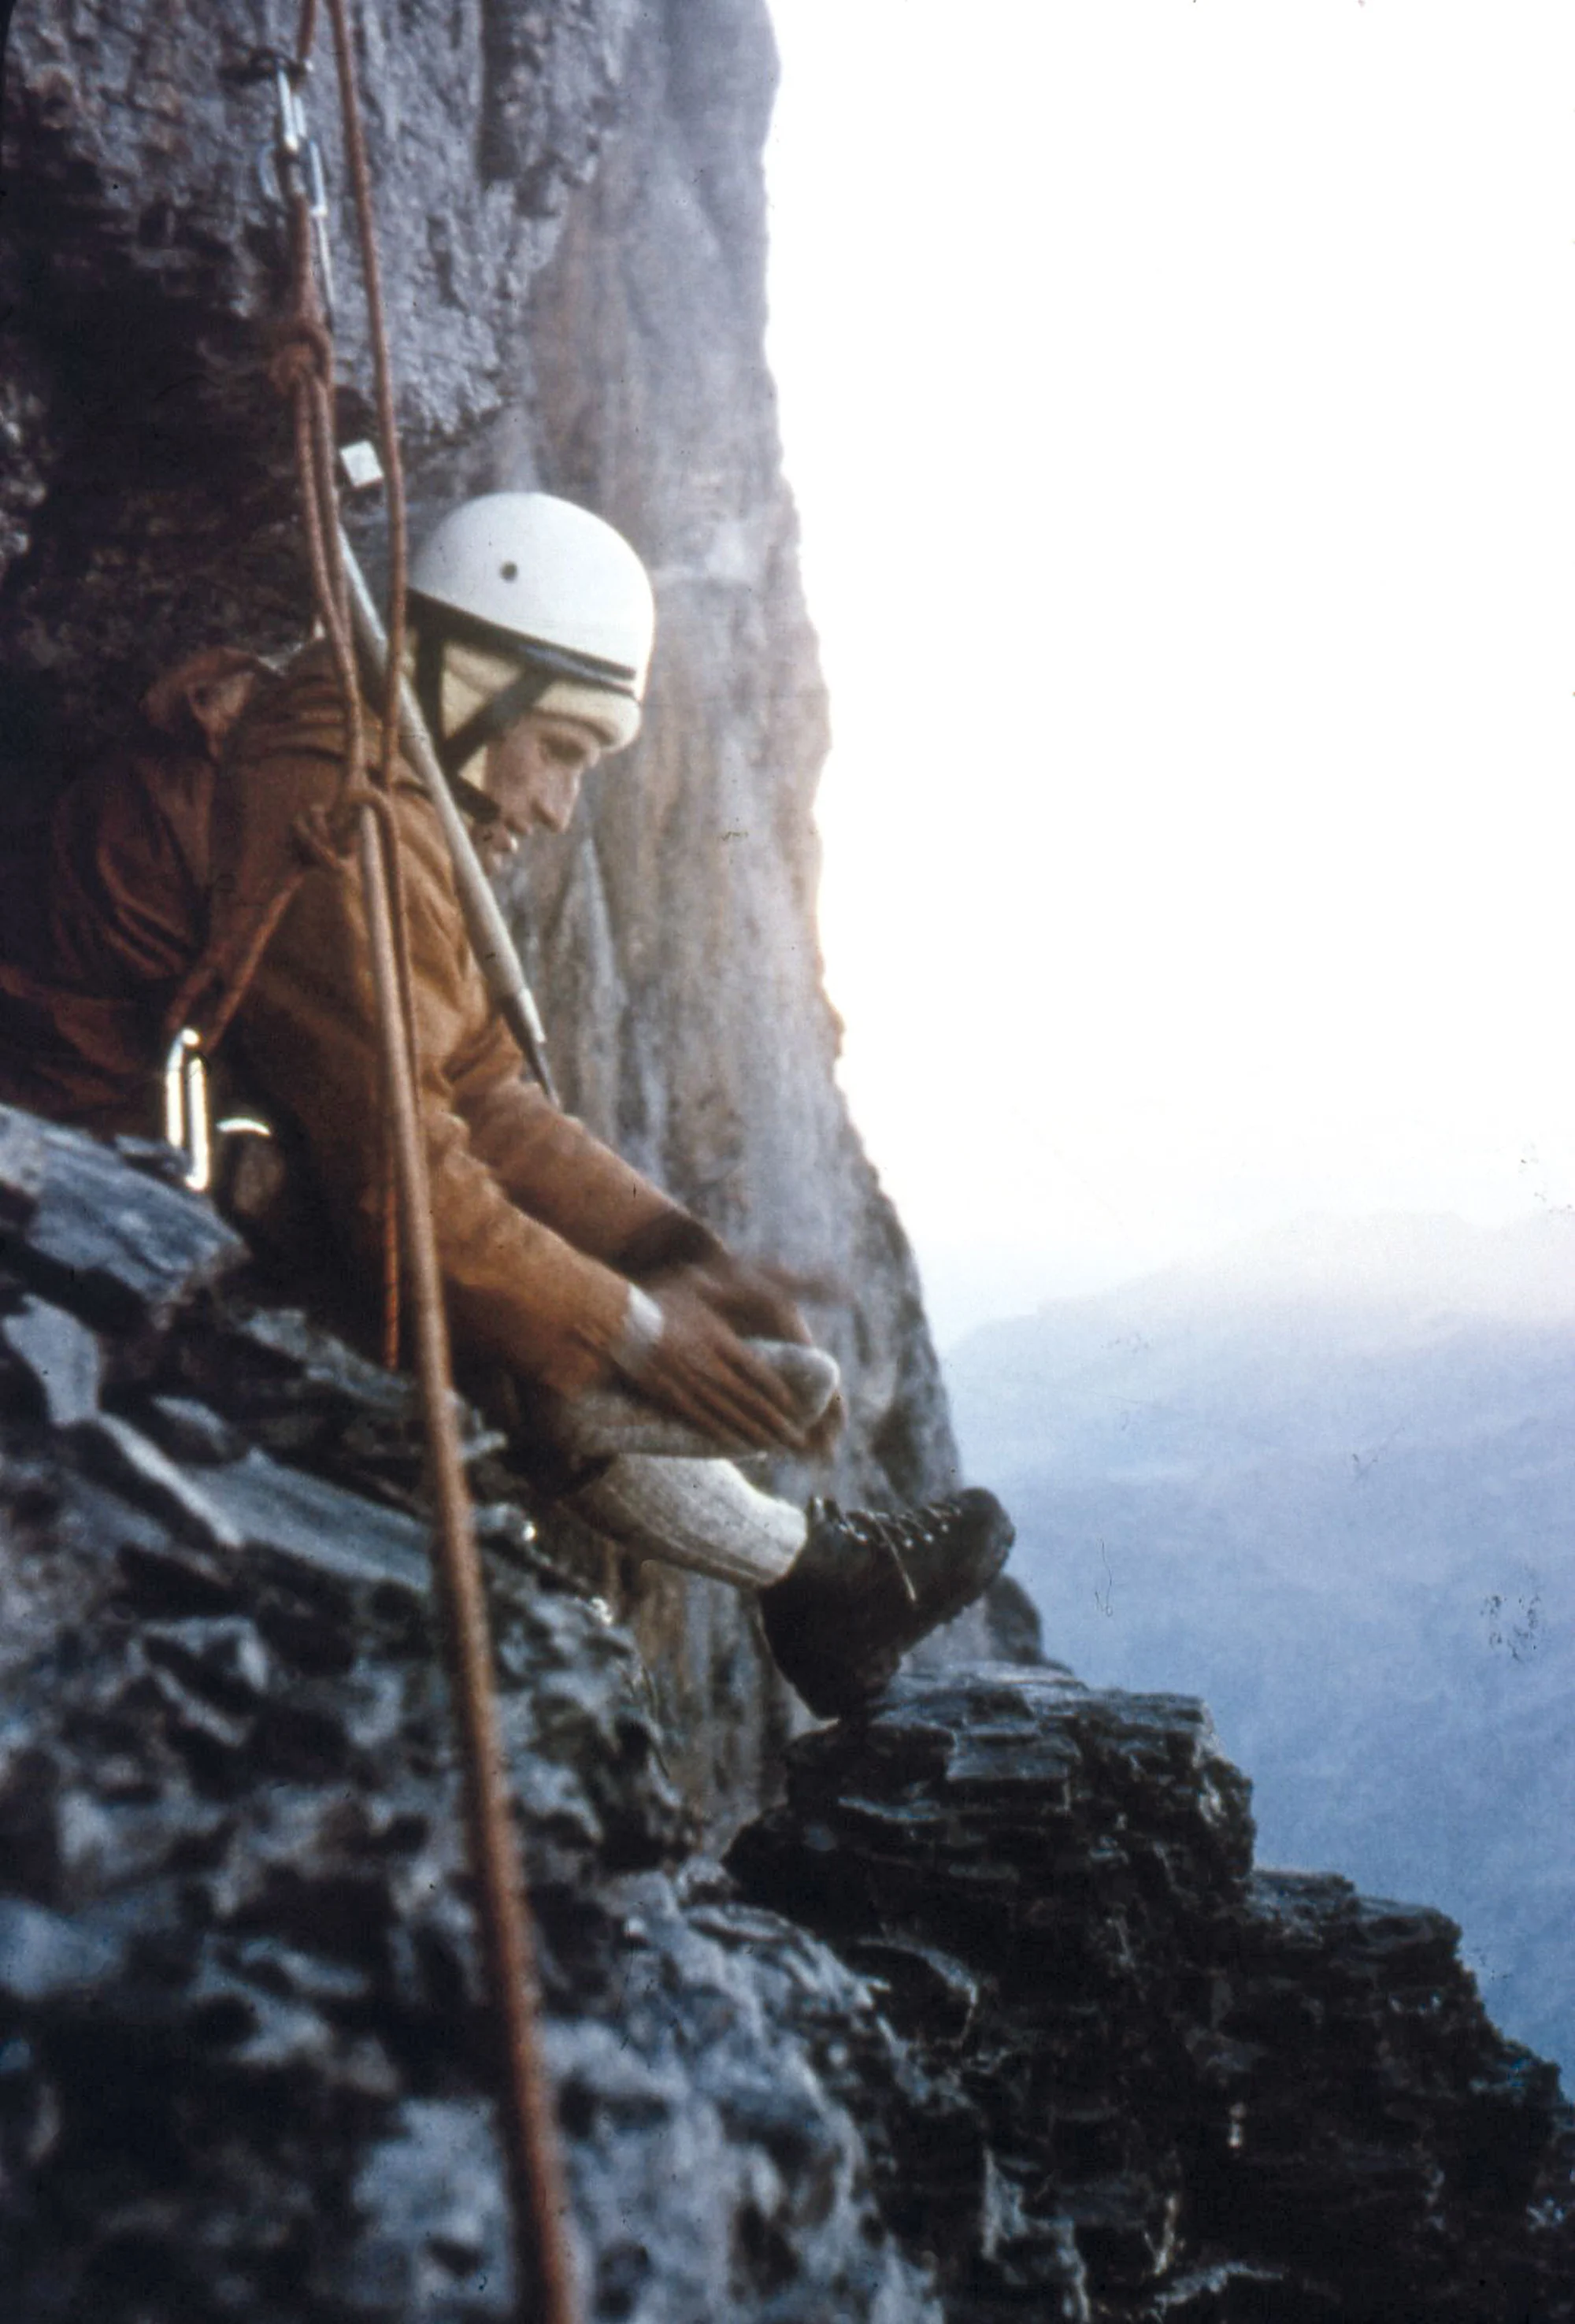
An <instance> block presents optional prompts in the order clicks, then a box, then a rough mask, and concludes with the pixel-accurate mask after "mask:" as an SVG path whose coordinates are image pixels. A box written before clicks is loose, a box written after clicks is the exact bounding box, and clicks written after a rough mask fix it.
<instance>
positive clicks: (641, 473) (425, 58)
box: [0, 0, 954, 1813]
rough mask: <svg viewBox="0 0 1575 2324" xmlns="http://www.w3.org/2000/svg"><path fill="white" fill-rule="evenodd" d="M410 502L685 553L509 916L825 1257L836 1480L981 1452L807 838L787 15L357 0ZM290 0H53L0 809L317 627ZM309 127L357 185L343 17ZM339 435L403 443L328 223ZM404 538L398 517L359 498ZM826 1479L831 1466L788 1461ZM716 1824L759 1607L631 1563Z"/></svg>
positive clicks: (12, 528) (4, 279)
mask: <svg viewBox="0 0 1575 2324" xmlns="http://www.w3.org/2000/svg"><path fill="white" fill-rule="evenodd" d="M354 17H355V32H356V42H357V49H358V54H359V59H360V66H361V74H362V87H363V97H364V106H365V113H366V123H367V134H368V140H369V143H370V147H371V152H372V156H373V170H374V174H375V180H376V187H377V200H378V210H379V221H380V227H381V238H382V254H383V264H384V269H385V274H386V286H387V295H388V303H389V308H390V312H391V318H392V322H393V329H394V335H395V348H394V360H395V365H396V370H397V374H398V378H399V383H400V388H399V400H400V414H401V426H402V432H403V438H404V443H405V447H406V455H407V459H408V462H409V466H410V497H411V505H412V518H413V523H412V529H413V530H414V532H415V533H416V535H417V536H418V537H419V533H420V531H421V530H422V529H423V527H424V526H425V525H426V524H428V523H429V522H430V521H432V519H433V518H434V517H435V516H436V514H437V512H439V511H440V510H441V508H442V507H444V506H445V505H446V504H447V503H448V502H450V501H451V500H452V499H453V498H454V497H455V496H456V494H459V493H465V492H469V491H476V490H485V489H492V488H496V487H502V486H517V485H531V484H539V485H541V486H544V487H546V488H548V489H550V490H554V491H557V492H561V493H565V494H566V495H568V496H570V497H576V498H581V499H583V500H585V501H586V502H588V503H590V504H592V505H593V506H594V507H597V508H598V509H600V510H601V511H603V512H604V513H605V514H606V515H608V516H610V517H611V518H612V519H613V521H615V522H616V523H618V524H619V525H620V526H622V528H623V529H624V530H626V531H627V532H628V534H629V535H630V537H631V539H633V540H634V542H635V543H636V545H637V546H638V547H639V549H640V551H641V552H642V554H643V555H644V556H645V558H646V559H647V561H648V563H649V565H650V567H652V570H653V572H654V575H655V577H656V583H657V591H658V599H659V647H658V657H657V669H656V677H655V682H654V687H653V694H652V700H651V705H650V714H649V721H648V731H647V734H646V736H645V737H644V738H643V739H642V741H641V742H640V744H639V745H638V746H637V748H636V750H635V751H634V752H631V753H630V754H629V756H628V757H627V758H626V759H624V760H622V761H619V762H617V763H616V765H615V766H614V767H613V768H612V769H610V770H607V771H606V772H605V773H604V774H603V776H602V777H600V778H599V779H598V781H597V783H596V786H595V796H594V798H592V799H590V800H589V801H588V802H587V805H586V807H585V808H584V809H582V815H581V820H580V823H579V826H578V828H577V829H576V832H575V833H574V834H572V835H570V837H569V838H568V839H567V840H566V841H565V842H562V843H554V842H548V843H545V844H543V846H542V847H541V848H540V849H539V851H538V855H537V859H536V861H535V862H533V863H532V864H531V865H530V867H528V870H527V871H526V872H525V874H524V875H523V877H522V881H521V883H520V893H518V894H517V895H516V896H515V898H514V899H513V902H514V906H515V908H516V909H517V911H518V913H519V916H520V925H521V929H522V933H523V940H524V942H525V946H526V950H527V953H528V955H529V958H530V962H531V964H532V965H533V968H534V970H535V972H536V973H537V975H538V977H539V985H540V990H541V994H542V998H543V1001H544V1005H545V1008H546V1011H547V1014H548V1022H549V1025H550V1028H551V1031H552V1036H553V1047H554V1054H555V1058H556V1061H557V1066H558V1070H559V1073H560V1076H561V1079H562V1081H563V1084H564V1085H565V1088H566V1093H567V1096H568V1099H569V1102H571V1103H572V1104H573V1105H574V1106H575V1107H576V1109H577V1110H578V1111H581V1112H583V1114H584V1115H585V1118H586V1119H587V1120H589V1121H590V1122H591V1123H592V1124H593V1126H594V1128H595V1129H597V1130H599V1131H601V1132H602V1133H603V1134H604V1135H606V1136H608V1137H610V1138H612V1139H613V1140H614V1141H615V1142H617V1143H619V1144H621V1145H622V1147H623V1148H625V1149H626V1150H627V1151H628V1152H629V1153H630V1154H631V1157H633V1158H634V1159H635V1160H637V1161H638V1162H640V1164H641V1165H642V1166H643V1167H647V1168H648V1169H649V1170H650V1171H651V1172H652V1173H653V1175H655V1176H657V1177H658V1178H659V1179H660V1180H661V1181H662V1182H663V1183H664V1184H666V1185H668V1186H670V1187H671V1188H672V1189H673V1190H674V1192H675V1193H677V1194H679V1195H680V1196H681V1197H683V1198H684V1199H685V1200H686V1201H688V1202H691V1203H694V1204H695V1207H696V1208H697V1209H699V1210H700V1211H701V1212H702V1213H704V1214H705V1216H706V1217H707V1218H708V1219H710V1220H711V1221H712V1222H714V1223H715V1224H716V1225H717V1226H718V1227H719V1228H720V1229H721V1230H722V1231H723V1232H725V1233H727V1234H728V1235H730V1236H732V1237H733V1238H735V1239H736V1240H738V1241H739V1242H740V1243H741V1245H742V1246H743V1247H744V1248H746V1249H748V1250H753V1251H757V1252H760V1253H761V1254H764V1255H769V1256H770V1257H773V1258H776V1259H781V1260H784V1261H785V1262H787V1263H788V1264H790V1265H794V1266H797V1267H800V1268H811V1269H815V1270H816V1271H817V1272H819V1273H820V1274H822V1275H823V1276H824V1277H826V1278H827V1280H828V1286H832V1287H831V1288H830V1296H827V1298H826V1299H825V1300H824V1301H823V1302H822V1303H821V1304H820V1305H817V1306H816V1307H815V1308H814V1310H813V1311H812V1321H813V1322H814V1323H815V1326H816V1329H817V1330H818V1331H819V1332H820V1333H822V1335H823V1336H824V1338H825V1340H826V1341H827V1342H828V1343H829V1344H830V1345H831V1346H832V1347H833V1348H834V1351H835V1352H836V1353H837V1355H838V1357H839V1358H840V1359H841V1360H842V1361H843V1364H844V1367H845V1369H846V1371H847V1374H848V1378H849V1382H850V1387H851V1390H852V1397H851V1401H852V1414H853V1421H852V1429H851V1431H850V1434H849V1439H848V1443H847V1447H846V1450H845V1452H844V1453H843V1458H842V1461H841V1464H840V1470H839V1473H838V1476H837V1478H836V1479H835V1480H834V1481H835V1484H836V1486H837V1489H840V1490H842V1491H843V1492H844V1493H845V1494H848V1495H851V1496H852V1497H855V1498H874V1499H901V1498H904V1497H908V1496H912V1495H915V1494H919V1493H923V1492H924V1491H925V1490H926V1489H935V1488H936V1487H937V1486H939V1485H940V1484H942V1483H943V1482H944V1481H946V1480H948V1478H949V1476H950V1473H951V1471H952V1469H953V1462H954V1452H953V1443H952V1438H951V1434H950V1429H949V1425H948V1422H947V1418H946V1415H945V1409H944V1398H943V1396H942V1391H941V1388H940V1385H939V1379H938V1373H937V1370H936V1367H935V1358H934V1354H933V1351H932V1349H931V1346H930V1342H929V1338H928V1334H927V1331H926V1325H925V1322H924V1317H923V1314H922V1309H921V1306H920V1302H919V1295H918V1287H917V1281H916V1274H915V1270H914V1267H913V1263H912V1259H911V1256H910V1253H909V1251H908V1248H907V1242H906V1240H905V1238H904V1236H903V1233H902V1231H901V1228H900V1226H899V1224H898V1221H897V1219H896V1217H895V1215H894V1213H893V1212H892V1210H891V1207H890V1205H889V1203H888V1202H887V1200H886V1198H885V1196H884V1195H883V1194H882V1193H881V1191H880V1186H879V1184H878V1182H877V1180H876V1178H875V1176H874V1173H873V1172H872V1170H871V1169H870V1165H869V1163H868V1161H867V1160H866V1158H865V1157H864V1155H863V1152H862V1149H861V1146H860V1144H859V1140H858V1138H857V1135H856V1133H855V1131H854V1130H853V1128H852V1124H851V1123H850V1121H849V1119H848V1116H847V1112H846V1109H845V1107H844V1105H843V1100H842V1098H841V1095H840V1093H838V1091H837V1089H836V1087H835V1084H834V1079H833V1068H834V1059H835V1056H836V1049H837V1039H838V1028H837V1023H836V1019H835V1016H834V1012H833V1010H831V1008H830V1006H829V1004H828V1002H827V1001H826V999H825V996H824V991H823V990H822V986H821V981H820V960H819V954H818V946H817V941H816V936H815V918H814V900H815V881H816V871H817V847H816V841H815V833H814V828H813V825H812V821H811V807H812V801H813V796H814V789H815V780H816V777H817V773H818V770H819V765H820V761H821V758H822V755H823V752H824V742H825V704H824V692H823V688H822V685H821V680H820V676H819V671H818V665H817V660H816V654H815V641H814V636H813V632H812V631H811V629H810V626H809V622H808V619H807V616H806V610H805V606H804V604H803V600H802V595H801V592H800V586H799V579H798V569H797V547H796V521H795V516H794V511H793V506H792V503H791V500H790V497H789V495H788V490H787V487H786V485H785V484H784V481H783V478H782V474H781V466H780V457H779V447H778V435H777V427H776V418H775V408H774V399H773V394H772V389H771V383H770V381H769V375H768V374H767V371H766V368H765V363H764V356H763V352H762V329H763V322H764V304H765V291H764V257H765V205H764V193H763V187H762V182H761V175H760V145H761V143H762V140H763V137H764V134H765V130H766V124H767V120H768V116H769V106H770V99H771V93H772V88H773V84H774V77H775V56H774V51H773V47H772V42H771V37H770V32H769V22H768V19H767V15H766V12H765V8H764V6H763V5H761V0H666V5H659V0H645V5H641V0H557V5H544V6H539V7H531V6H524V5H506V0H453V5H448V6H445V7H444V8H441V9H437V8H428V7H418V6H415V5H410V0H358V5H356V6H355V9H354ZM293 19H294V10H293V8H292V7H286V6H285V5H283V0H275V5H274V6H273V7H272V10H270V8H269V7H268V6H267V5H263V0H258V5H256V6H254V7H253V8H251V9H247V8H244V7H235V6H232V5H224V0H175V5H160V6H157V7H155V6H153V5H130V6H128V5H115V0H66V5H56V0H51V5H43V0H20V5H18V7H17V8H16V11H15V14H14V17H13V20H12V24H11V31H10V36H9V42H8V48H7V59H6V67H7V71H6V96H5V176H6V196H7V198H6V205H5V226H6V228H7V233H6V239H5V247H4V252H3V254H0V317H3V318H4V320H3V322H0V335H3V345H4V361H3V365H0V378H3V382H4V383H3V384H0V431H3V433H4V437H5V444H6V448H7V453H8V456H9V457H8V459H7V462H6V467H5V478H4V481H3V482H0V796H3V798H4V807H0V824H3V823H14V821H15V820H16V819H18V818H20V819H23V820H25V819H26V818H27V817H28V816H33V815H36V814H37V813H39V812H40V811H41V808H42V807H43V805H44V804H45V803H46V802H47V800H48V798H50V797H51V795H52V792H53V789H54V788H55V787H56V786H57V785H58V783H59V782H60V780H61V779H63V778H64V777H65V776H66V775H68V774H69V772H70V771H71V770H72V769H73V768H75V767H76V766H78V765H79V764H80V763H81V761H82V760H83V758H84V757H85V756H86V755H88V753H89V752H91V751H92V749H93V747H94V746H95V745H96V744H97V742H101V741H102V740H103V738H104V737H105V736H106V734H107V733H110V732H112V731H113V729H114V727H115V724H116V721H117V720H118V719H119V718H120V717H121V716H123V715H124V707H125V705H127V704H128V703H129V702H130V701H131V700H133V699H134V697H135V696H136V695H137V693H138V692H139V691H140V689H141V688H142V687H143V686H144V685H145V684H146V682H147V680H148V678H150V677H151V676H152V674H153V672H154V671H156V670H157V669H159V668H160V667H161V666H163V665H166V664H167V663H168V662H170V660H171V659H174V658H175V657H177V656H179V655H180V654H182V653H184V652H186V651H188V650H192V649H195V648H197V647H198V646H201V645H204V644H207V643H209V642H212V641H217V640H219V639H244V640H246V641H250V642H252V643H253V644H255V645H258V646H260V647H261V648H262V649H263V650H273V651H279V650H286V649H288V648H289V647H290V645H291V644H292V643H294V642H295V641H297V640H298V639H299V635H300V630H301V622H302V620H303V617H304V604H305V598H304V587H303V580H302V574H301V568H300V565H299V555H298V550H297V547H296V540H295V530H294V518H293V507H292V493H291V487H290V477H289V472H288V450H287V444H286V431H285V428H284V424H283V418H282V412H281V407H280V406H279V404H278V401H277V399H276V398H275V397H274V395H273V393H272V390H271V389H270V388H269V387H268V385H267V383H266V380H265V377H264V359H265V355H266V349H267V334H268V326H269V319H270V318H271V316H272V314H273V313H274V312H275V311H276V309H277V306H278V301H279V297H280V291H281V278H280V262H281V235H280V226H279V220H278V217H277V216H276V215H275V214H274V213H272V211H271V210H270V209H269V208H268V206H267V204H266V202H265V200H264V199H263V193H262V189H261V185H260V171H259V161H260V157H261V155H262V153H263V149H264V147H265V145H266V143H267V141H268V139H269V136H270V134H271V97H270V96H269V93H268V91H267V89H266V88H263V87H259V86H258V85H256V84H255V83H254V82H253V83H249V82H247V80H246V79H245V78H244V70H243V68H244V65H245V61H246V59H247V57H248V55H249V54H250V52H251V51H252V50H253V48H254V46H255V45H256V44H257V43H258V42H261V41H263V40H265V39H269V38H279V37H281V36H288V35H289V34H290V30H291V27H292V25H293ZM321 56H322V60H323V61H322V64H321V69H319V73H318V80H317V84H316V88H315V94H314V100H313V103H314V117H315V125H316V127H317V129H318V133H319V134H320V136H321V139H322V143H323V146H324V150H325V153H326V157H327V167H328V171H329V176H330V181H331V183H332V184H333V186H334V187H335V188H336V189H337V188H338V187H339V185H340V184H341V183H342V178H343V172H342V171H341V168H340V165H339V138H338V132H337V126H336V117H335V103H334V93H333V85H332V76H331V71H330V70H329V69H328V66H327V49H326V46H325V47H324V49H323V50H322V51H321ZM334 235H335V247H336V253H337V257H338V281H339V287H340V314H339V344H340V350H341V373H342V377H343V380H344V386H343V388H342V391H341V394H340V405H341V422H342V431H343V433H344V434H345V436H346V437H348V436H353V435H355V434H358V433H364V432H367V403H366V389H367V383H368V378H369V369H368V364H367V361H366V355H365V347H364V316H363V311H362V306H361V300H360V294H359V288H358V283H357V281H356V270H355V263H354V249H355V243H354V234H353V229H352V225H351V221H350V219H349V217H348V216H347V214H345V211H344V209H343V206H342V205H341V204H337V203H336V217H335V226H334ZM356 521H357V524H358V527H359V529H360V530H361V533H362V535H363V539H364V547H365V549H366V550H367V553H368V556H369V558H370V560H371V561H372V562H373V563H374V564H375V563H376V562H377V561H378V559H379V558H380V556H381V543H380V540H379V521H378V518H377V515H376V513H375V512H367V513H364V514H363V515H362V516H360V517H359V518H358V519H357V520H356ZM786 1481H788V1482H789V1483H790V1484H792V1485H794V1486H795V1487H797V1488H800V1489H802V1488H806V1487H807V1486H808V1485H810V1484H811V1483H817V1484H820V1485H822V1486H824V1483H825V1481H826V1480H824V1478H820V1479H814V1480H812V1479H809V1478H806V1477H798V1478H793V1479H789V1480H786ZM621 1587H622V1589H623V1590H624V1591H626V1592H629V1593H631V1596H632V1600H633V1602H634V1605H635V1610H636V1613H637V1616H638V1624H639V1628H640V1635H641V1636H642V1638H643V1640H644V1643H645V1644H646V1645H647V1646H648V1647H649V1649H651V1651H652V1654H653V1659H655V1661H656V1662H657V1663H658V1665H659V1670H660V1674H661V1675H660V1683H661V1684H662V1685H663V1687H664V1688H665V1689H667V1690H668V1704H667V1707H668V1710H669V1711H670V1712H672V1713H673V1714H674V1716H675V1719H676V1721H677V1726H678V1729H679V1731H682V1732H686V1733H689V1734H692V1735H695V1737H696V1738H700V1737H705V1736H709V1737H710V1738H713V1740H714V1745H715V1748H712V1743H711V1742H709V1741H708V1742H705V1743H701V1742H699V1741H698V1740H697V1741H696V1745H695V1757H694V1761H693V1764H692V1765H690V1766H688V1767H687V1768H686V1778H687V1779H688V1780H690V1781H691V1782H692V1783H693V1784H695V1785H696V1786H697V1787H698V1789H699V1791H700V1793H701V1794H706V1795H712V1794H714V1805H715V1807H716V1810H717V1812H718V1813H723V1812H727V1810H728V1809H729V1808H730V1806H736V1805H737V1804H740V1803H743V1802H744V1801H746V1800H748V1799H749V1798H750V1797H751V1796H752V1794H753V1793H754V1790H755V1788H756V1785H757V1784H758V1780H759V1774H760V1766H761V1764H762V1759H761V1755H762V1752H763V1751H764V1750H766V1749H767V1748H769V1744H770V1742H771V1739H772V1737H773V1736H774V1734H775V1733H776V1731H777V1729H778V1728H779V1727H780V1725H781V1724H782V1720H783V1718H784V1716H785V1712H784V1709H783V1706H782V1704H781V1702H780V1700H779V1699H773V1697H772V1695H771V1691H770V1689H769V1685H767V1684H765V1683H763V1676H762V1666H761V1664H760V1657H759V1654H758V1649H757V1646H756V1644H755V1641H754V1637H753V1633H752V1631H751V1628H750V1627H749V1625H748V1623H747V1622H746V1621H745V1620H744V1619H743V1618H742V1617H741V1612H740V1609H739V1608H738V1607H737V1605H736V1604H735V1602H734V1601H733V1600H732V1598H731V1597H730V1596H729V1595H728V1594H727V1593H723V1592H718V1591H714V1590H713V1589H712V1588H710V1587H709V1586H708V1585H705V1584H703V1583H695V1582H679V1581H677V1580H673V1579H671V1578H668V1577H665V1576H663V1577H654V1578H650V1579H636V1578H634V1577H631V1576H624V1577H622V1583H621Z"/></svg>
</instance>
